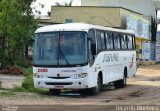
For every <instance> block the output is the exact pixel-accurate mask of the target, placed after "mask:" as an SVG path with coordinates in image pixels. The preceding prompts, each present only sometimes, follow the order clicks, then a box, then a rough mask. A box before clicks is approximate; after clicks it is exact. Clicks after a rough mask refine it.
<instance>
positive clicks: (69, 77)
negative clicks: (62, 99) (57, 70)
mask: <svg viewBox="0 0 160 111" xmlns="http://www.w3.org/2000/svg"><path fill="white" fill-rule="evenodd" d="M48 78H51V79H67V78H70V77H48Z"/></svg>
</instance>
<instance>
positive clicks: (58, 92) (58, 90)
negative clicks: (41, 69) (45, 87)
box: [49, 89, 61, 96]
mask: <svg viewBox="0 0 160 111" xmlns="http://www.w3.org/2000/svg"><path fill="white" fill-rule="evenodd" d="M49 92H50V93H51V94H52V95H57V96H58V95H60V94H61V90H60V89H49Z"/></svg>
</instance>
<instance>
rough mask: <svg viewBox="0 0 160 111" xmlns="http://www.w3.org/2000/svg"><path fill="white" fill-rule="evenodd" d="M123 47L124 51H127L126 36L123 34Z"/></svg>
mask: <svg viewBox="0 0 160 111" xmlns="http://www.w3.org/2000/svg"><path fill="white" fill-rule="evenodd" d="M121 47H122V49H127V41H126V35H123V34H121Z"/></svg>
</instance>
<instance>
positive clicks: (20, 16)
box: [0, 0, 37, 65]
mask: <svg viewBox="0 0 160 111" xmlns="http://www.w3.org/2000/svg"><path fill="white" fill-rule="evenodd" d="M34 1H35V0H2V1H1V2H0V9H1V12H0V33H1V38H3V39H4V41H5V45H4V46H3V47H2V48H3V51H2V53H1V56H2V57H1V59H2V60H1V61H2V64H3V65H17V64H19V63H20V61H21V60H22V58H23V49H24V44H25V41H26V40H27V39H30V38H31V37H32V35H33V32H34V30H35V29H36V26H37V25H36V23H35V22H34V17H33V14H32V8H31V7H30V6H31V4H32V2H34Z"/></svg>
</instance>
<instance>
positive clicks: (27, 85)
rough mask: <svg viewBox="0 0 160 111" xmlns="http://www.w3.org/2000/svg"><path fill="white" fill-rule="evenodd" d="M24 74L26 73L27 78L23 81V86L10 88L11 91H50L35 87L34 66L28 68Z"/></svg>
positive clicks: (40, 92) (41, 92)
mask: <svg viewBox="0 0 160 111" xmlns="http://www.w3.org/2000/svg"><path fill="white" fill-rule="evenodd" d="M24 75H25V79H24V81H23V82H22V86H21V87H15V88H13V89H10V91H12V92H30V93H39V94H44V93H47V92H48V91H47V90H45V89H39V88H35V87H34V83H33V72H32V68H26V69H25V73H24Z"/></svg>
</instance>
